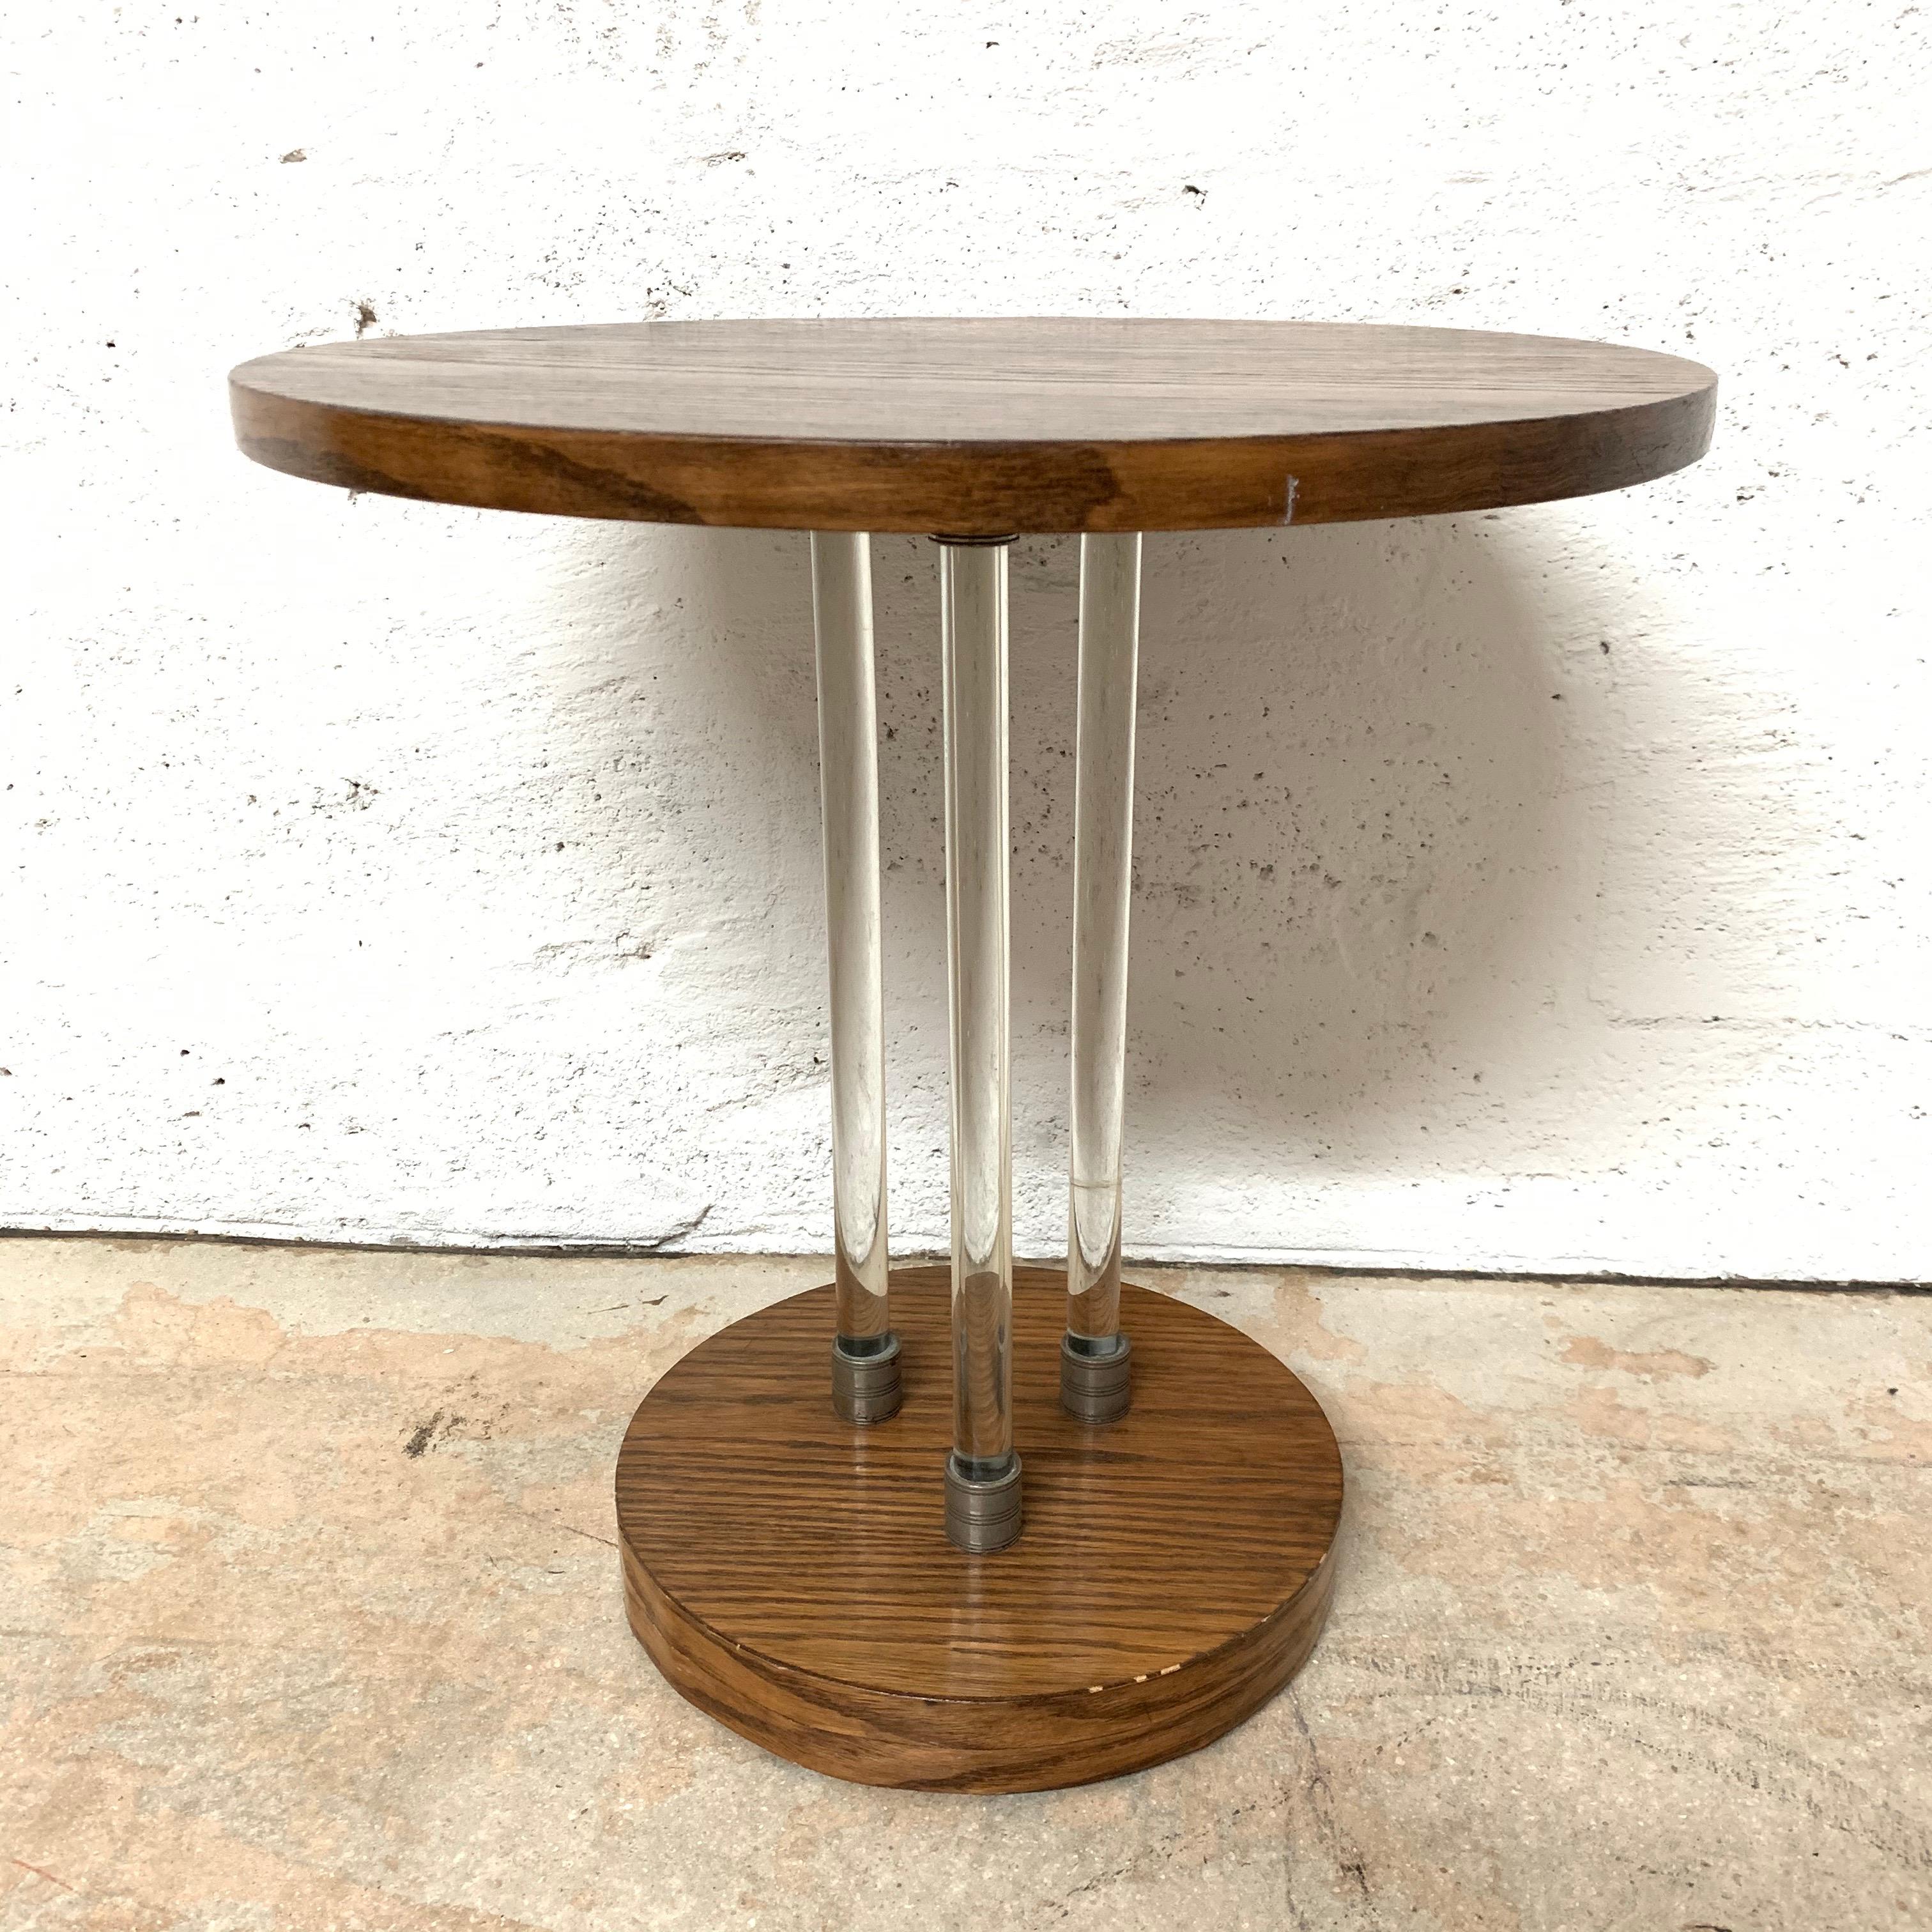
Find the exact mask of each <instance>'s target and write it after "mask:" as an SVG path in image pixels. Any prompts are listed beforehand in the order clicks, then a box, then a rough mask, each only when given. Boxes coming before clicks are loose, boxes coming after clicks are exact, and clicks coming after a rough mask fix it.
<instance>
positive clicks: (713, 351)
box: [230, 319, 1716, 535]
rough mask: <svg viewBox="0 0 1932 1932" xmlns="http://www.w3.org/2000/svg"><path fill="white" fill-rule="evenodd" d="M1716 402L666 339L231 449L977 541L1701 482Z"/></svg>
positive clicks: (495, 346) (1342, 352)
mask: <svg viewBox="0 0 1932 1932" xmlns="http://www.w3.org/2000/svg"><path fill="white" fill-rule="evenodd" d="M1715 388H1716V378H1715V377H1714V376H1713V375H1712V373H1711V371H1709V370H1708V369H1706V368H1703V366H1702V365H1700V364H1698V363H1695V362H1686V361H1684V360H1682V359H1680V358H1679V357H1676V356H1664V355H1659V354H1656V353H1653V352H1651V351H1649V350H1640V349H1631V348H1625V347H1617V346H1615V345H1612V344H1603V343H1590V342H1574V341H1564V340H1561V339H1558V338H1546V337H1538V336H1524V335H1495V334H1487V333H1481V332H1474V331H1469V330H1464V329H1411V328H1397V327H1381V326H1372V325H1367V324H1358V323H1295V322H1157V321H1127V320H1076V319H1049V320H1042V319H1032V320H954V321H850V322H847V321H778V322H648V323H619V324H613V325H611V326H603V327H576V328H564V329H506V330H492V331H484V332H478V333H474V334H466V335H429V336H400V337H393V338H378V339H376V340H373V341H361V342H344V343H332V344H325V345H323V346H320V347H315V348H309V349H296V350H287V351H285V352H284V353H281V354H280V355H275V356H263V357H260V358H259V359H257V360H256V361H254V362H246V363H244V364H242V366H241V367H240V368H238V369H236V371H234V372H233V376H232V377H231V378H230V392H231V398H232V400H233V407H234V413H235V421H236V434H237V437H238V440H239V442H240V443H241V445H242V448H243V449H245V451H246V452H248V455H251V456H252V457H254V458H255V459H256V460H257V461H260V462H263V463H267V464H269V466H271V467H273V468H275V469H284V470H287V471H289V472H292V473H293V474H295V475H301V476H307V477H310V478H314V479H315V480H317V481H323V482H330V483H335V484H341V485H344V486H345V487H349V488H351V489H359V490H377V491H383V492H386V493H389V494H392V495H397V496H415V497H424V498H429V499H434V500H437V501H441V502H455V503H465V504H472V505H480V506H482V507H486V508H503V509H518V510H531V511H548V512H550V513H553V514H563V515H577V516H598V517H629V518H634V519H640V520H646V521H654V522H666V523H713V524H739V525H746V526H763V527H773V526H775V527H782V528H800V529H873V530H926V531H935V532H953V533H958V534H961V535H973V534H990V533H995V532H1009V531H1019V530H1040V531H1044V530H1085V529H1093V530H1121V529H1209V528H1220V527H1237V526H1259V525H1270V524H1273V525H1279V524H1281V523H1287V522H1295V523H1320V522H1339V521H1344V520H1352V519H1357V518H1362V517H1401V516H1414V515H1423V514H1432V513H1434V512H1437V511H1449V510H1469V509H1480V508H1491V507H1494V506H1496V505H1501V504H1505V503H1518V502H1538V501H1542V500H1545V499H1551V498H1556V497H1562V496H1580V495H1585V494H1587V493H1590V492H1592V491H1595V490H1608V489H1616V488H1619V487H1622V486H1624V485H1625V484H1631V483H1637V482H1642V481H1647V480H1649V478H1653V477H1656V476H1661V475H1665V474H1667V473H1668V472H1670V471H1671V470H1673V469H1678V468H1680V467H1682V466H1683V465H1684V464H1685V463H1691V462H1694V461H1695V460H1697V458H1698V457H1699V456H1700V455H1702V454H1703V452H1704V449H1705V448H1706V446H1707V445H1708V443H1709V440H1710V428H1711V419H1712V407H1713V403H1714V399H1715Z"/></svg>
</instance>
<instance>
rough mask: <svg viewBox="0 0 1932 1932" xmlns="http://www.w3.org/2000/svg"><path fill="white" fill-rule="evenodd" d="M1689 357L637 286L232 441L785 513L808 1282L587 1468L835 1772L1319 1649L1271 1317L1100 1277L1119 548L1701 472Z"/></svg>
mask: <svg viewBox="0 0 1932 1932" xmlns="http://www.w3.org/2000/svg"><path fill="white" fill-rule="evenodd" d="M1715 389H1716V380H1715V377H1713V376H1712V374H1711V372H1710V371H1709V370H1708V369H1706V368H1703V367H1702V366H1700V365H1698V364H1697V363H1694V362H1685V361H1682V360H1681V359H1678V358H1676V357H1674V356H1662V355H1656V354H1652V353H1649V352H1646V351H1644V350H1635V349H1628V348H1620V347H1610V346H1607V345H1604V344H1595V343H1587V342H1573V341H1558V340H1553V339H1546V338H1536V337H1529V336H1520V335H1493V334H1484V333H1476V332H1468V331H1463V330H1453V329H1409V328H1379V327H1373V326H1364V325H1353V324H1347V325H1343V324H1337V325H1330V324H1322V323H1267V322H1133V321H1116V320H1106V321H1098V320H986V321H867V322H810V321H785V322H714V323H671V322H655V323H637V324H620V325H617V326H611V327H607V328H565V329H513V330H507V331H500V332H480V333H475V334H466V335H440V336H419V337H404V338H390V339H384V340H377V341H362V342H354V343H338V344H329V345H327V346H325V347H319V348H313V349H302V350H290V351H288V352H286V353H283V354H281V355H275V356H264V357H262V358H260V359H258V360H257V361H255V362H248V363H245V364H243V365H242V366H241V367H240V368H238V369H236V371H234V372H233V375H232V377H230V396H231V401H232V403H233V412H234V419H235V427H236V437H237V439H238V440H239V443H240V444H241V446H242V449H244V450H245V452H247V453H248V455H250V456H251V457H253V458H255V459H256V460H257V461H258V462H260V463H266V464H268V465H269V466H271V467H272V468H275V469H282V470H286V471H287V472H290V473H291V474H292V475H298V476H305V477H309V478H313V479H314V480H315V481H318V482H324V483H332V484H338V485H339V486H342V487H347V488H348V489H351V490H375V491H380V492H384V493H388V494H390V495H393V496H413V497H419V498H426V499H432V500H434V501H437V502H448V503H458V504H468V505H476V506H479V507H483V508H495V509H507V510H526V511H538V512H543V513H547V514H552V515H558V516H577V517H625V518H630V519H634V520H643V521H646V522H655V523H701V524H715V525H736V526H752V527H760V528H778V529H801V530H808V531H810V532H812V535H811V577H812V609H813V615H814V625H815V629H816V635H817V678H818V718H819V733H820V774H821V791H822V801H823V818H824V851H825V891H826V926H827V933H828V950H829V959H830V1006H831V1046H832V1052H831V1063H832V1082H831V1085H832V1170H833V1171H832V1232H833V1253H834V1262H833V1268H834V1279H833V1280H832V1282H831V1283H829V1284H827V1285H826V1286H824V1287H823V1288H818V1289H813V1290H811V1292H808V1293H807V1294H805V1295H796V1296H794V1297H793V1298H791V1299H790V1300H788V1301H783V1302H781V1303H779V1304H777V1305H776V1306H775V1307H769V1308H767V1309H765V1310H763V1311H762V1312H760V1313H758V1314H756V1315H754V1316H749V1317H748V1318H747V1319H745V1320H743V1321H741V1322H735V1323H733V1325H730V1327H729V1328H725V1329H724V1330H723V1331H721V1332H720V1333H718V1334H715V1335H713V1336H712V1337H710V1338H709V1340H706V1341H705V1342H703V1343H701V1344H700V1345H699V1346H697V1348H695V1349H693V1350H692V1351H691V1352H690V1353H689V1354H688V1355H686V1356H685V1357H684V1358H683V1359H682V1360H681V1361H679V1362H678V1363H677V1364H676V1365H674V1366H673V1367H672V1368H671V1369H670V1370H668V1371H667V1373H665V1374H664V1376H661V1378H660V1379H659V1380H658V1382H657V1384H656V1385H655V1387H654V1388H652V1390H651V1391H650V1392H649V1394H648V1395H646V1397H645V1398H644V1400H643V1403H642V1405H641V1406H640V1408H639V1409H638V1410H637V1415H636V1416H635V1418H634V1419H633V1421H632V1422H631V1426H630V1428H629V1430H628V1433H627V1434H626V1436H625V1439H624V1442H623V1446H622V1450H621V1451H620V1452H619V1457H618V1463H617V1478H616V1498H617V1522H618V1528H619V1541H620V1543H621V1545H622V1568H623V1583H624V1596H625V1607H626V1610H627V1612H628V1616H629V1618H630V1621H631V1628H633V1630H634V1631H635V1632H636V1634H637V1637H638V1638H639V1640H640V1641H641V1642H642V1643H643V1645H644V1646H645V1648H646V1650H648V1651H649V1653H650V1655H651V1656H652V1659H653V1660H654V1661H655V1663H656V1664H657V1665H658V1668H659V1669H660V1670H661V1671H662V1672H663V1673H664V1676H666V1677H667V1679H669V1680H670V1682H671V1683H672V1684H673V1685H674V1686H675V1687H676V1688H677V1689H678V1690H679V1691H680V1692H682V1694H684V1695H685V1697H688V1698H689V1699H690V1700H691V1701H692V1702H693V1703H696V1704H697V1705H698V1706H700V1707H701V1708H703V1709H705V1710H706V1711H708V1712H711V1713H712V1715H714V1716H715V1717H717V1718H719V1719H721V1721H723V1722H724V1723H725V1724H729V1725H730V1726H731V1727H733V1729H735V1730H738V1731H739V1732H742V1733H743V1734H744V1735H745V1736H747V1737H748V1738H751V1739H754V1740H755V1741H756V1742H758V1743H760V1744H762V1745H766V1746H768V1747H769V1748H771V1749H772V1750H773V1751H778V1752H779V1753H781V1754H783V1755H784V1756H786V1757H790V1758H792V1759H793V1760H796V1761H797V1762H798V1763H801V1764H805V1765H809V1766H814V1767H815V1768H817V1769H820V1770H823V1771H826V1772H832V1773H835V1774H836V1775H839V1776H841V1777H845V1778H855V1779H859V1780H861V1781H865V1782H868V1783H873V1784H896V1785H904V1786H910V1787H920V1788H926V1789H938V1790H968V1791H983V1792H986V1791H1013V1790H1037V1789H1041V1788H1045V1787H1052V1786H1056V1785H1063V1784H1079V1783H1082V1782H1084V1781H1087V1780H1089V1779H1093V1778H1105V1777H1109V1776H1112V1775H1115V1774H1117V1773H1119V1772H1126V1771H1130V1770H1134V1769H1139V1768H1140V1767H1142V1766H1146V1765H1150V1764H1154V1763H1159V1762H1160V1761H1161V1760H1163V1759H1166V1758H1169V1757H1175V1756H1178V1755H1179V1754H1181V1753H1182V1752H1184V1751H1191V1750H1193V1749H1195V1748H1197V1747H1199V1745H1203V1744H1205V1743H1206V1742H1208V1741H1209V1740H1210V1739H1213V1738H1215V1737H1218V1736H1220V1735H1221V1733H1223V1732H1224V1731H1226V1730H1229V1729H1230V1728H1231V1727H1232V1726H1234V1725H1235V1724H1238V1723H1239V1722H1240V1721H1241V1720H1242V1719H1243V1718H1245V1717H1247V1715H1250V1713H1251V1712H1253V1711H1254V1710H1256V1709H1257V1708H1258V1707H1259V1706H1260V1705H1262V1703H1265V1701H1266V1700H1268V1698H1269V1697H1271V1696H1272V1695H1273V1694H1274V1693H1275V1692H1276V1691H1278V1690H1279V1689H1280V1688H1281V1687H1282V1685H1284V1684H1286V1682H1288V1680H1289V1678H1290V1677H1291V1676H1293V1675H1294V1673H1295V1671H1296V1670H1298V1669H1299V1668H1300V1667H1301V1664H1302V1663H1303V1662H1304V1661H1305V1660H1306V1658H1307V1656H1308V1655H1309V1652H1310V1650H1311V1649H1312V1648H1313V1645H1314V1643H1315V1640H1316V1636H1317V1635H1318V1634H1319V1631H1320V1628H1321V1625H1322V1620H1323V1618H1324V1617H1325V1615H1326V1613H1327V1610H1328V1601H1329V1597H1330V1595H1331V1590H1332V1589H1333V1586H1334V1560H1333V1556H1332V1549H1333V1544H1334V1536H1335V1531H1336V1526H1337V1522H1338V1520H1339V1518H1340V1511H1341V1504H1342V1466H1341V1460H1340V1454H1339V1453H1338V1451H1337V1448H1336V1444H1335V1439H1334V1434H1333V1433H1332V1432H1331V1430H1330V1428H1329V1427H1328V1421H1327V1420H1326V1418H1325V1417H1324V1416H1323V1415H1322V1411H1321V1409H1320V1406H1319V1404H1318V1403H1316V1400H1315V1398H1314V1397H1313V1396H1312V1395H1311V1394H1310V1393H1309V1391H1308V1390H1307V1388H1305V1387H1304V1385H1302V1384H1301V1382H1300V1381H1299V1380H1298V1379H1297V1378H1296V1377H1295V1376H1294V1375H1292V1373H1289V1370H1287V1369H1286V1367H1283V1365H1282V1364H1280V1362H1278V1361H1276V1360H1275V1359H1274V1357H1273V1356H1271V1355H1269V1354H1268V1352H1266V1351H1265V1350H1264V1349H1261V1348H1260V1347H1259V1346H1257V1345H1256V1343H1253V1342H1252V1341H1250V1340H1248V1339H1247V1337H1244V1336H1243V1335H1241V1334H1239V1333H1238V1331H1235V1330H1234V1329H1232V1328H1229V1327H1228V1326H1227V1325H1225V1324H1223V1323H1221V1322H1217V1321H1216V1320H1215V1319H1214V1318H1213V1317H1211V1316H1208V1315H1205V1314H1203V1313H1201V1312H1200V1311H1199V1310H1196V1309H1193V1308H1192V1307H1188V1306H1187V1304H1184V1303H1182V1302H1180V1301H1175V1300H1173V1299H1172V1298H1169V1297H1166V1296H1163V1295H1157V1294H1154V1293H1151V1292H1148V1291H1147V1290H1145V1289H1140V1288H1136V1287H1134V1286H1130V1285H1129V1286H1124V1285H1123V1284H1122V1282H1121V1124H1122V1100H1123V1087H1124V1081H1123V1068H1124V1046H1125V1038H1124V1036H1125V1025H1126V1010H1127V953H1128V902H1129V884H1130V858H1131V850H1132V828H1133V755H1134V706H1135V691H1136V666H1137V661H1138V655H1139V598H1140V564H1141V535H1140V533H1141V532H1143V531H1147V530H1198V529H1229V528H1244V527H1255V526H1274V527H1280V526H1283V525H1289V524H1298V523H1335V522H1342V521H1346V520H1354V519H1359V518H1365V517H1414V516H1425V515H1433V514H1438V513H1441V512H1444V511H1460V510H1475V509H1488V508H1495V507H1497V506H1499V505H1505V504H1512V503H1528V502H1543V501H1546V500H1549V499H1554V498H1558V497H1565V496H1583V495H1586V494H1589V493H1591V492H1593V491H1597V490H1613V489H1619V488H1622V487H1625V485H1627V484H1635V483H1641V482H1644V481H1648V480H1649V479H1650V478H1654V477H1658V476H1661V475H1666V474H1667V473H1668V472H1670V471H1672V470H1673V469H1679V468H1680V467H1682V466H1683V465H1685V464H1686V463H1691V462H1694V461H1695V460H1697V458H1699V457H1700V456H1701V455H1703V452H1704V450H1705V449H1706V446H1707V445H1708V443H1709V440H1710V434H1711V424H1712V410H1713V405H1714V401H1715ZM874 530H887V531H913V532H925V533H928V534H929V535H932V536H933V537H934V538H935V541H936V542H937V543H938V546H939V550H938V564H939V593H940V595H939V602H940V637H941V657H942V660H943V668H944V676H943V680H942V688H943V694H944V696H943V709H944V742H945V781H946V868H947V985H948V991H949V996H950V998H949V1005H950V1021H951V1070H952V1080H951V1112H952V1135H951V1161H952V1177H953V1208H952V1224H953V1240H952V1261H951V1265H950V1268H899V1269H892V1268H889V1265H888V1252H887V1241H886V1111H885V1043H884V1027H883V994H882V985H881V972H880V912H879V850H878V773H877V718H876V712H875V704H874V679H873V650H872V616H871V582H870V574H869V554H868V535H867V534H866V533H867V532H871V531H874ZM1061 531H1065V532H1079V534H1080V537H1081V565H1080V607H1079V620H1080V637H1079V694H1078V699H1077V704H1078V710H1079V724H1078V732H1077V749H1076V778H1075V807H1074V932H1073V1008H1072V1026H1071V1033H1070V1059H1071V1063H1072V1105H1071V1112H1070V1162H1069V1167H1070V1172H1069V1199H1070V1205H1069V1214H1068V1238H1067V1268H1066V1270H1065V1271H1060V1270H1055V1269H1046V1268H1025V1267H1020V1268H1016V1266H1015V1265H1014V1263H1013V1235H1012V1213H1011V1202H1010V1192H1011V1189H1010V1167H1011V1160H1010V1124H1009V1103H1008V1076H1009V1060H1010V1055H1009V1046H1008V1015H1007V1001H1008V978H1009V964H1008V935H1007V926H1008V870H1009V837H1008V826H1007V547H1008V546H1009V545H1010V544H1011V543H1012V542H1013V540H1014V537H1015V535H1016V533H1017V532H1061Z"/></svg>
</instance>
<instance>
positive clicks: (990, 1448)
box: [939, 538, 1013, 1481]
mask: <svg viewBox="0 0 1932 1932" xmlns="http://www.w3.org/2000/svg"><path fill="white" fill-rule="evenodd" d="M939 556H940V624H941V652H942V655H943V658H944V680H943V689H944V715H945V736H946V944H947V995H948V1006H949V1009H950V1019H951V1035H952V1037H951V1049H952V1074H953V1078H952V1129H953V1135H952V1139H953V1148H952V1152H953V1460H954V1465H955V1467H956V1469H957V1471H958V1472H959V1475H961V1476H962V1477H965V1478H969V1479H971V1480H973V1481H988V1480H992V1479H997V1478H1001V1477H1002V1476H1004V1475H1006V1474H1007V1472H1009V1471H1010V1469H1012V1467H1013V1351H1012V1331H1013V1204H1012V1130H1011V1124H1010V1098H1009V1088H1008V1082H1009V1064H1010V1053H1009V1048H1008V1040H1007V995H1008V986H1007V972H1008V967H1007V959H1008V953H1007V891H1008V886H1007V547H1006V544H1005V543H1004V542H999V543H989V542H985V541H980V542H971V541H969V542H963V543H962V542H950V541H947V540H946V539H944V538H941V548H940V552H939Z"/></svg>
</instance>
